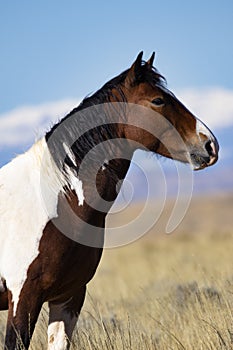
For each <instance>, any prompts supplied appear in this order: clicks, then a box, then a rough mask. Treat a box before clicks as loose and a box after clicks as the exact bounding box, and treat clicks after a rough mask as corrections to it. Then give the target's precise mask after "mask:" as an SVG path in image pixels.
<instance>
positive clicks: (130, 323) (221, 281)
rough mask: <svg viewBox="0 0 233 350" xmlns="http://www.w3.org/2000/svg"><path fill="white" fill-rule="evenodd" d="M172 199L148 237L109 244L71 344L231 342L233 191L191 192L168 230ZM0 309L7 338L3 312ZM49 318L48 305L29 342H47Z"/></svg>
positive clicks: (216, 348)
mask: <svg viewBox="0 0 233 350" xmlns="http://www.w3.org/2000/svg"><path fill="white" fill-rule="evenodd" d="M171 207H172V206H171V203H170V204H168V205H167V206H166V208H165V210H164V213H163V215H162V217H161V220H159V223H158V225H156V226H155V227H154V228H153V229H152V230H151V231H150V232H149V233H148V234H147V235H145V236H144V237H143V238H141V239H139V240H138V241H136V242H134V243H132V244H129V245H127V246H124V247H122V248H115V249H107V250H105V252H104V254H103V258H102V261H101V264H100V267H99V269H98V272H97V274H96V276H95V277H94V279H93V280H92V281H91V282H90V284H89V288H88V294H87V297H86V301H85V304H84V307H83V310H82V314H81V317H80V320H79V327H77V330H76V331H75V334H74V338H73V342H72V347H71V348H72V350H74V349H79V350H81V349H83V350H84V349H85V350H87V349H90V350H105V349H108V350H110V349H111V350H113V349H114V350H115V349H116V350H121V349H124V350H128V349H129V350H130V349H133V350H141V349H148V350H150V349H151V350H153V349H154V350H156V349H158V350H168V349H172V350H176V349H177V350H178V349H186V350H191V349H192V350H194V349H195V350H202V349H203V350H207V349H213V350H220V349H221V350H222V349H233V256H232V251H233V249H232V248H233V225H232V224H233V211H232V208H233V196H230V195H229V196H227V197H226V196H225V197H221V196H216V197H209V198H201V197H198V198H196V199H193V200H192V203H191V205H190V207H189V210H188V213H187V215H186V216H185V218H184V220H183V222H182V223H181V225H180V226H179V228H178V229H176V231H175V232H173V233H172V234H170V235H167V234H165V233H164V226H165V223H166V218H167V213H169V211H170V210H171ZM138 210H139V208H138V207H137V206H135V207H134V208H131V209H130V213H127V214H124V213H119V214H118V215H117V216H114V217H113V218H111V217H110V218H109V220H110V221H111V220H112V222H114V221H115V224H117V222H123V221H124V220H125V219H126V218H125V217H124V215H127V216H129V215H132V216H134V215H137V213H138ZM148 215H153V211H152V212H150V213H149V214H148ZM126 234H127V232H126ZM0 317H1V318H0V337H1V338H0V340H1V343H2V342H3V332H4V320H5V318H6V314H4V313H2V315H1V316H0ZM46 324H47V312H46V306H45V308H44V310H43V313H42V315H41V316H40V321H39V322H38V325H37V327H36V331H35V334H34V336H33V342H32V345H31V349H33V350H39V349H46V341H47V339H46Z"/></svg>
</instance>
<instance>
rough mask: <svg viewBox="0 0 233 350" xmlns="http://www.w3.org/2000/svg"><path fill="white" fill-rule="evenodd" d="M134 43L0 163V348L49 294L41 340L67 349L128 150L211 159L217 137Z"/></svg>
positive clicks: (25, 335) (25, 332)
mask: <svg viewBox="0 0 233 350" xmlns="http://www.w3.org/2000/svg"><path fill="white" fill-rule="evenodd" d="M154 56H155V55H154V53H153V54H152V56H151V57H150V58H149V60H148V61H144V60H143V52H140V53H139V54H138V56H137V58H136V60H135V61H134V63H133V64H132V65H131V67H130V68H129V69H127V70H125V71H124V72H123V73H121V74H120V75H118V76H116V77H115V78H113V79H111V80H110V81H108V82H107V83H106V84H105V85H104V86H103V87H102V88H100V89H99V90H98V91H97V92H95V93H93V94H92V95H90V96H88V97H86V98H85V99H84V100H83V101H82V102H81V104H80V105H79V106H77V107H76V108H74V109H73V110H72V111H71V112H70V113H69V114H67V115H66V116H65V117H64V118H62V119H61V120H60V121H58V122H57V123H56V124H54V125H53V126H52V127H51V129H50V130H49V131H47V132H46V133H45V135H44V136H43V137H42V138H40V139H39V140H38V141H36V142H35V143H34V144H33V145H32V147H31V148H30V149H29V150H28V151H26V152H25V153H24V154H21V155H19V156H17V157H16V158H14V159H13V160H12V161H11V162H9V163H8V164H6V165H5V166H3V167H2V168H1V170H0V198H1V201H0V237H1V238H0V239H1V245H0V310H8V318H7V327H6V336H5V349H8V350H12V349H17V348H18V347H20V346H22V344H23V346H24V347H25V348H26V349H28V347H29V345H30V339H31V336H32V333H33V330H34V328H35V324H36V322H37V319H38V315H39V313H40V310H41V308H42V305H43V304H44V303H45V302H48V308H49V321H48V349H50V350H51V349H56V350H63V349H69V346H70V341H71V337H72V332H73V329H74V327H75V325H76V323H77V320H78V317H79V314H80V311H81V308H82V305H83V302H84V299H85V293H86V286H87V284H88V282H89V281H90V280H91V279H92V277H93V276H94V274H95V272H96V269H97V266H98V264H99V261H100V258H101V255H102V251H103V248H104V231H105V219H106V215H107V213H108V211H109V210H110V208H111V206H112V204H113V203H114V201H115V199H116V197H117V195H118V192H119V188H118V187H119V183H120V184H121V183H122V180H123V179H124V178H125V176H126V174H127V171H128V169H129V166H130V162H131V159H132V156H133V154H134V151H135V150H136V149H144V150H146V151H148V152H153V153H154V154H158V155H160V156H164V157H167V158H172V159H174V160H177V161H180V162H183V163H187V164H190V165H191V166H192V168H193V169H194V170H200V169H203V168H206V167H208V166H211V165H213V164H214V163H216V161H217V159H218V150H219V146H218V142H217V139H216V138H215V136H214V135H213V133H212V132H211V131H210V130H209V129H208V127H207V126H205V124H204V123H202V122H201V121H200V120H199V119H197V118H196V117H195V116H194V115H193V114H192V113H191V112H190V111H189V110H188V109H187V108H186V107H185V106H184V105H183V104H182V103H181V102H180V101H179V100H178V99H177V98H176V96H175V95H174V94H173V93H172V92H171V91H170V90H169V89H168V88H167V83H166V79H165V78H164V77H163V76H162V75H161V74H160V73H159V71H158V70H157V69H156V68H155V67H154V66H153V63H154Z"/></svg>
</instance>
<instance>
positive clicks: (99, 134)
mask: <svg viewBox="0 0 233 350" xmlns="http://www.w3.org/2000/svg"><path fill="white" fill-rule="evenodd" d="M129 71H130V69H127V70H125V71H124V72H122V73H121V74H120V75H118V76H117V77H115V78H113V79H111V80H110V81H108V82H107V83H106V84H105V85H103V87H102V88H100V89H99V90H98V91H96V92H95V93H94V94H93V95H91V96H89V97H86V98H85V99H84V100H83V101H82V102H81V103H80V105H79V106H78V107H76V108H74V109H73V110H72V111H71V112H70V113H69V114H67V115H66V116H65V117H64V118H63V119H62V120H61V121H60V122H58V123H56V124H55V125H54V126H53V127H52V128H51V130H50V131H48V132H47V133H46V135H45V139H46V142H47V145H48V147H49V150H50V153H51V155H52V156H53V158H54V160H55V162H56V164H57V166H58V167H59V168H60V169H61V167H63V166H64V163H65V164H66V165H67V166H69V167H71V168H78V167H79V164H81V162H82V159H83V158H84V157H85V155H86V154H87V153H88V152H89V151H90V150H91V149H92V148H94V147H95V146H96V145H97V144H101V143H102V142H103V141H106V140H110V139H116V138H118V135H117V134H116V127H115V124H111V120H110V118H109V115H108V114H111V112H110V113H109V111H106V108H101V107H100V106H101V105H102V104H104V103H107V102H109V101H110V100H111V101H115V102H127V100H126V96H125V95H124V92H123V87H124V83H125V79H126V77H127V74H128V73H129ZM143 82H146V83H148V84H151V85H152V86H158V87H160V88H162V89H165V88H166V80H165V78H164V77H163V76H162V75H161V74H160V73H159V72H158V71H157V70H156V69H155V68H154V67H151V66H149V65H148V64H147V63H146V62H144V61H143V62H142V64H141V68H140V72H138V74H137V75H136V80H135V82H134V84H135V85H136V84H140V83H143ZM113 90H115V91H117V92H118V94H117V95H118V97H117V96H116V95H115V94H114V93H113ZM111 106H113V104H111ZM88 107H92V108H88ZM109 108H110V109H111V108H112V109H111V111H113V110H114V107H109ZM113 112H114V111H113ZM107 113H108V114H107ZM97 118H98V120H100V121H103V123H102V125H101V126H98V127H95V126H94V125H96V124H95V122H94V121H96V120H97ZM106 120H109V123H106ZM84 129H85V130H87V129H88V131H87V132H85V133H82V131H81V130H84ZM80 134H81V135H80ZM64 143H65V145H67V147H68V148H70V150H71V152H72V153H73V154H74V155H75V158H76V166H75V165H74V164H73V163H72V161H71V159H70V157H69V155H68V154H64V147H63V145H64ZM104 152H105V150H104V149H103V152H102V153H104ZM94 162H95V159H93V163H94Z"/></svg>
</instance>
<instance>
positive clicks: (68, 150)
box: [63, 142, 77, 166]
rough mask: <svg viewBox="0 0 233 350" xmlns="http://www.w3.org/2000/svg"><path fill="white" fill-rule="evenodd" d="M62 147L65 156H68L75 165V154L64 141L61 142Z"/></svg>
mask: <svg viewBox="0 0 233 350" xmlns="http://www.w3.org/2000/svg"><path fill="white" fill-rule="evenodd" d="M63 148H64V150H65V152H66V154H67V156H68V157H69V158H70V160H71V162H72V163H73V164H74V166H77V164H76V159H75V155H74V153H73V152H72V150H71V149H70V148H69V147H68V146H67V145H66V144H65V142H63Z"/></svg>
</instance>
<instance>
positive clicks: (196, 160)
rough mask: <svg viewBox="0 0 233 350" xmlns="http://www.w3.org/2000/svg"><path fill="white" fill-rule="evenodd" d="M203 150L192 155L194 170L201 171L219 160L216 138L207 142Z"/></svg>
mask: <svg viewBox="0 0 233 350" xmlns="http://www.w3.org/2000/svg"><path fill="white" fill-rule="evenodd" d="M203 146H204V147H203V149H202V150H197V151H196V152H195V151H194V152H191V153H190V158H191V163H192V166H193V169H194V170H201V169H204V168H206V167H208V166H211V165H213V164H215V163H216V162H217V160H218V152H219V144H218V141H217V139H216V138H215V137H213V138H211V139H210V140H207V141H206V142H205V144H204V145H203Z"/></svg>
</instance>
